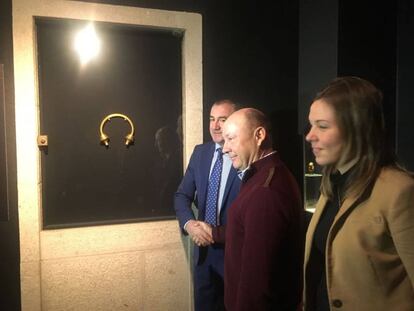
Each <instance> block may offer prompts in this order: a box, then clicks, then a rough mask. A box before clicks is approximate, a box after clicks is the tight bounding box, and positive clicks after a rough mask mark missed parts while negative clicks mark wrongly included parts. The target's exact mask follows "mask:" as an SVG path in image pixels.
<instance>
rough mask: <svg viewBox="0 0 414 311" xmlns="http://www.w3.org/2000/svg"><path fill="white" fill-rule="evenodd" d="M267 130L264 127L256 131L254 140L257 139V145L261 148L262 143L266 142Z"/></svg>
mask: <svg viewBox="0 0 414 311" xmlns="http://www.w3.org/2000/svg"><path fill="white" fill-rule="evenodd" d="M266 135H267V133H266V129H265V128H264V127H263V126H259V127H258V128H257V129H256V130H255V131H254V138H255V139H256V142H257V145H258V146H261V145H262V142H263V141H264V140H265V138H266Z"/></svg>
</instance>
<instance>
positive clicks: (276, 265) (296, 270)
mask: <svg viewBox="0 0 414 311" xmlns="http://www.w3.org/2000/svg"><path fill="white" fill-rule="evenodd" d="M223 133H224V139H225V144H224V148H223V151H224V152H226V153H228V154H229V156H230V158H231V160H232V163H233V166H234V168H236V169H237V170H239V172H240V173H241V175H242V186H241V190H240V193H239V195H238V196H237V197H236V200H235V201H234V202H233V204H232V205H231V207H230V209H229V211H228V216H227V217H228V219H227V225H226V226H225V227H216V228H213V229H212V234H213V239H214V241H216V242H219V241H222V240H223V239H224V238H225V241H226V246H225V259H224V286H225V287H224V295H225V298H224V299H225V305H226V309H227V310H228V311H234V310H237V311H240V310H249V311H252V310H255V311H259V310H296V309H298V307H299V306H300V302H301V290H302V264H303V227H302V226H303V215H304V212H303V208H302V204H301V196H300V191H299V188H298V185H297V183H296V181H295V179H294V177H293V176H292V174H291V173H290V172H289V170H288V169H287V167H286V166H285V165H284V164H283V162H282V161H281V160H280V159H279V156H278V154H277V152H276V151H273V149H272V144H271V136H270V123H269V121H268V119H267V118H266V116H265V115H264V114H263V113H262V112H260V111H258V110H256V109H252V108H246V109H242V110H239V111H236V112H235V113H233V114H232V115H231V116H230V117H229V118H228V119H227V121H226V122H225V124H224V131H223Z"/></svg>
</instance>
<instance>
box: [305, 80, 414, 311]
mask: <svg viewBox="0 0 414 311" xmlns="http://www.w3.org/2000/svg"><path fill="white" fill-rule="evenodd" d="M381 101H382V95H381V92H380V91H379V90H378V89H376V88H375V87H374V86H373V85H372V84H371V83H370V82H368V81H365V80H363V79H360V78H357V77H342V78H337V79H335V80H333V81H332V82H331V83H329V84H328V86H327V87H326V88H325V89H323V90H322V91H321V92H320V93H319V94H318V95H317V97H316V99H315V100H314V102H313V103H312V105H311V108H310V113H309V122H310V125H311V129H310V131H309V133H308V134H307V136H306V140H307V141H308V142H309V143H311V145H312V151H313V153H314V155H315V161H316V162H317V163H318V164H319V165H321V166H323V177H322V184H321V197H320V199H319V201H318V203H317V206H316V211H315V214H314V215H313V217H312V220H311V222H310V225H309V227H308V232H307V235H306V250H305V292H304V300H305V301H304V307H305V310H309V311H310V310H312V311H313V310H318V311H319V310H338V311H339V310H346V311H365V310H367V311H368V310H369V311H381V310H384V311H390V310H397V311H408V310H414V179H413V178H412V175H411V174H410V173H408V172H406V171H404V170H403V169H401V168H399V167H398V165H397V164H396V162H395V160H394V157H393V155H392V153H391V152H389V149H388V148H387V147H386V144H385V138H384V121H383V114H382V108H381Z"/></svg>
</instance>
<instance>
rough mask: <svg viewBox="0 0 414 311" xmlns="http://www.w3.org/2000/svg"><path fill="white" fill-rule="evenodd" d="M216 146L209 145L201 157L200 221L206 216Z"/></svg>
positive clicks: (212, 143)
mask: <svg viewBox="0 0 414 311" xmlns="http://www.w3.org/2000/svg"><path fill="white" fill-rule="evenodd" d="M215 146H216V144H215V143H214V142H211V143H209V144H208V146H207V148H206V149H205V150H204V152H202V154H201V156H200V161H201V163H200V167H201V168H200V188H199V189H197V191H198V194H197V196H198V199H199V201H198V206H199V207H201V208H200V210H199V213H200V214H201V215H200V217H199V218H200V219H204V215H205V205H206V197H207V187H208V178H209V175H210V168H211V162H212V161H213V155H214V150H215Z"/></svg>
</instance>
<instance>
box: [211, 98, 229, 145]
mask: <svg viewBox="0 0 414 311" xmlns="http://www.w3.org/2000/svg"><path fill="white" fill-rule="evenodd" d="M233 112H234V106H233V105H230V104H227V103H223V104H220V105H213V107H211V111H210V135H211V139H212V140H213V141H214V142H215V143H217V144H220V145H223V144H224V138H223V124H224V121H226V120H227V118H228V117H229V116H230V115H231V114H232V113H233Z"/></svg>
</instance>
